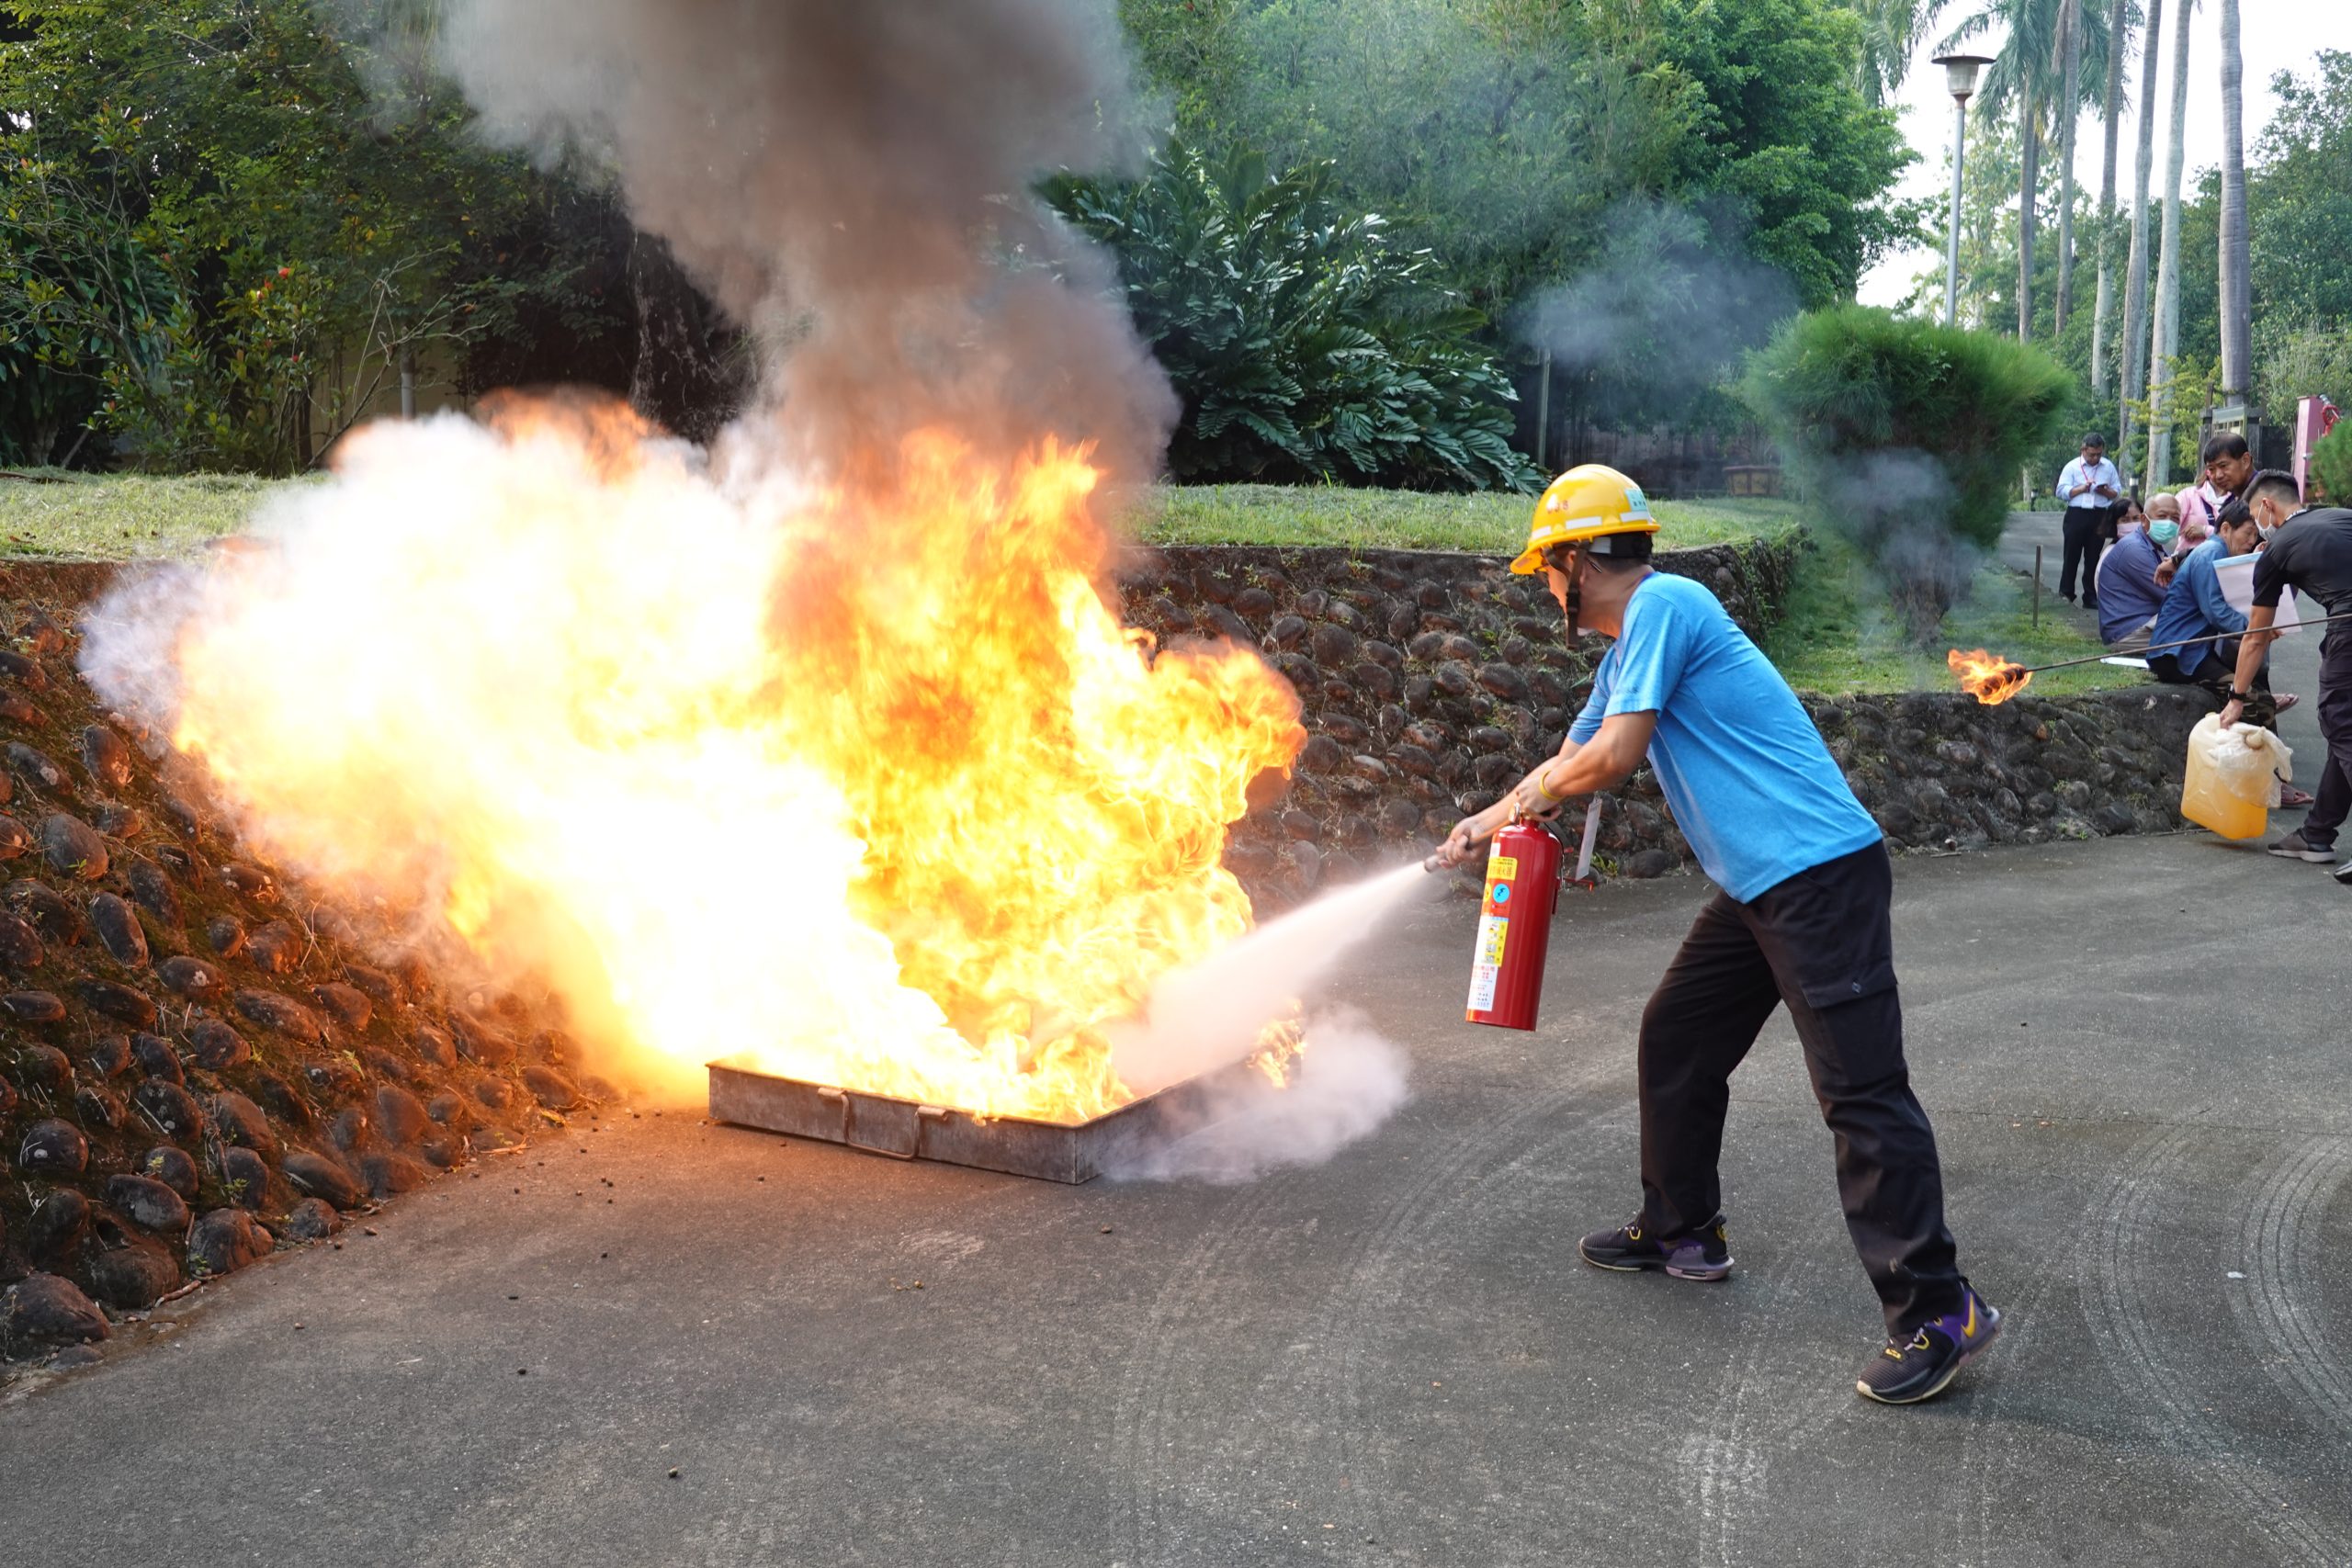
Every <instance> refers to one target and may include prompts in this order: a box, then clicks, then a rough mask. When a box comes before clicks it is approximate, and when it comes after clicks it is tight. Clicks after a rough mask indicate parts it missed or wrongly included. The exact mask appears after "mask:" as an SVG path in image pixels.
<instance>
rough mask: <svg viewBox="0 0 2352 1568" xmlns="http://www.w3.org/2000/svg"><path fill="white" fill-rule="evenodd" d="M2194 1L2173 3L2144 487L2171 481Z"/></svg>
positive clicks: (2149, 348) (2150, 342) (2181, 0)
mask: <svg viewBox="0 0 2352 1568" xmlns="http://www.w3.org/2000/svg"><path fill="white" fill-rule="evenodd" d="M2196 3H2197V0H2177V7H2176V9H2175V10H2174V12H2173V40H2172V131H2171V136H2170V139H2169V140H2168V141H2167V142H2166V143H2165V220H2164V238H2163V245H2162V248H2161V249H2160V250H2159V252H2158V253H2157V254H2158V256H2159V258H2160V259H2159V260H2158V261H2157V263H2156V310H2155V324H2154V330H2153V331H2152V332H2151V333H2150V335H2149V340H2148V462H2147V471H2148V482H2149V483H2151V484H2154V483H2157V482H2159V481H2161V480H2164V479H2169V478H2170V477H2171V476H2172V417H2171V414H2172V410H2171V406H2170V405H2171V402H2172V388H2171V385H2170V383H2171V381H2172V377H2173V369H2172V361H2173V355H2174V354H2175V352H2176V351H2177V349H2178V348H2179V346H2180V175H2181V164H2182V161H2183V158H2184V155H2185V152H2184V148H2183V146H2182V142H2183V141H2184V140H2185V135H2186V132H2187V130H2188V15H2189V12H2190V11H2191V10H2192V9H2194V8H2195V6H2196Z"/></svg>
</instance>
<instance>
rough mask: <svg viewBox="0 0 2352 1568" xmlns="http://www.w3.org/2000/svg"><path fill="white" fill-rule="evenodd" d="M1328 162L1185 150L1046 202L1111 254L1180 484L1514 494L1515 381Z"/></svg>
mask: <svg viewBox="0 0 2352 1568" xmlns="http://www.w3.org/2000/svg"><path fill="white" fill-rule="evenodd" d="M1334 184H1335V181H1334V178H1333V171H1332V168H1331V166H1330V165H1329V164H1304V165H1301V166H1300V167H1298V168H1295V169H1293V170H1291V171H1290V172H1288V173H1287V174H1284V175H1280V176H1275V175H1270V174H1269V173H1268V172H1267V167H1266V160H1265V158H1264V156H1263V155H1262V154H1261V153H1257V152H1250V151H1248V150H1247V149H1236V150H1234V151H1232V152H1228V153H1227V156H1226V157H1225V159H1224V160H1223V161H1222V162H1220V163H1217V164H1211V163H1210V162H1209V161H1208V160H1207V159H1206V158H1204V156H1203V155H1202V154H1200V153H1199V152H1196V151H1194V150H1193V148H1191V147H1189V146H1187V145H1185V144H1184V143H1183V142H1182V141H1171V142H1170V143H1169V144H1168V145H1167V146H1166V147H1164V148H1162V149H1161V150H1160V151H1159V152H1158V153H1156V154H1154V156H1153V158H1152V161H1151V164H1150V167H1149V169H1148V172H1147V173H1146V175H1145V176H1144V177H1143V178H1142V179H1140V180H1136V181H1134V182H1132V183H1127V184H1115V183H1107V182H1103V181H1100V180H1091V179H1085V178H1080V177H1079V176H1076V175H1058V176H1057V177H1056V178H1055V179H1053V180H1052V181H1050V182H1048V184H1047V186H1046V198H1047V200H1049V201H1050V202H1051V203H1052V204H1053V205H1054V207H1055V208H1056V209H1057V210H1058V211H1060V212H1061V213H1062V215H1063V216H1064V217H1065V218H1067V219H1069V220H1070V221H1071V222H1072V223H1074V224H1075V225H1077V226H1078V228H1080V230H1082V231H1085V232H1086V233H1088V234H1091V235H1092V236H1093V237H1094V238H1096V239H1098V240H1100V241H1102V242H1103V243H1105V244H1107V245H1108V246H1110V247H1111V249H1112V251H1113V252H1114V254H1115V255H1116V256H1117V258H1118V263H1119V276H1120V281H1121V283H1122V284H1123V286H1124V288H1125V294H1126V299H1127V305H1128V308H1129V310H1132V311H1133V312H1134V315H1135V321H1136V330H1137V331H1138V332H1139V333H1142V335H1143V338H1144V340H1145V341H1146V342H1147V343H1148V344H1150V345H1151V348H1152V352H1153V354H1154V355H1156V356H1157V357H1158V358H1159V362H1160V364H1161V366H1162V367H1164V368H1165V369H1166V370H1167V371H1168V375H1169V379H1170V381H1171V382H1173V383H1174V385H1175V388H1176V391H1177V395H1178V396H1179V397H1181V398H1182V400H1183V403H1184V412H1183V417H1182V420H1181V421H1180V422H1179V423H1178V426H1177V429H1176V434H1175V436H1174V438H1173V439H1172V440H1171V442H1170V446H1169V453H1168V462H1169V468H1170V471H1171V472H1173V473H1174V474H1175V475H1176V477H1177V478H1179V479H1194V480H1205V479H1272V480H1278V481H1283V482H1290V483H1296V482H1300V481H1318V480H1319V481H1326V482H1329V481H1343V482H1350V483H1357V484H1388V485H1406V486H1411V487H1414V488H1417V489H1433V490H1434V489H1447V490H1472V489H1476V490H1483V489H1491V488H1499V489H1506V490H1526V489H1531V488H1532V487H1533V485H1534V482H1535V480H1536V479H1537V477H1538V476H1537V475H1536V473H1535V470H1534V468H1532V465H1530V464H1529V463H1528V462H1527V460H1526V459H1525V458H1524V457H1521V456H1520V455H1519V454H1518V453H1517V452H1515V451H1513V450H1512V449H1511V446H1510V435H1511V426H1512V419H1511V415H1510V410H1509V407H1508V404H1509V403H1510V401H1511V400H1512V398H1513V396H1514V393H1513V391H1512V389H1511V384H1510V378H1509V376H1507V375H1506V374H1505V373H1504V371H1503V369H1502V367H1501V366H1500V365H1498V363H1497V362H1496V360H1495V358H1494V355H1492V354H1491V353H1490V352H1489V351H1488V350H1487V349H1486V348H1484V347H1483V346H1481V345H1480V344H1477V343H1476V340H1475V338H1474V335H1473V334H1474V333H1476V330H1477V329H1478V328H1479V327H1480V326H1482V325H1484V318H1483V317H1482V316H1481V315H1480V314H1479V313H1478V312H1477V311H1476V310H1471V309H1468V308H1466V307H1465V306H1464V302H1463V300H1462V299H1461V297H1460V296H1459V295H1457V294H1455V293H1454V292H1453V291H1452V290H1451V289H1449V288H1446V287H1445V285H1444V283H1443V281H1442V277H1441V276H1440V275H1439V272H1438V269H1437V262H1436V259H1435V258H1434V257H1433V256H1432V255H1431V254H1430V253H1429V252H1428V251H1426V250H1423V251H1413V252H1406V251H1401V250H1398V249H1397V248H1395V247H1393V246H1391V245H1390V244H1389V243H1388V242H1387V239H1386V236H1385V232H1384V230H1385V222H1384V220H1382V219H1381V218H1380V217H1379V216H1378V215H1377V214H1373V213H1358V214H1354V215H1349V214H1347V213H1345V212H1343V211H1342V210H1341V209H1340V207H1339V206H1338V204H1337V203H1336V202H1335V201H1334V200H1333V199H1332V197H1331V194H1330V192H1331V187H1332V186H1333V185H1334Z"/></svg>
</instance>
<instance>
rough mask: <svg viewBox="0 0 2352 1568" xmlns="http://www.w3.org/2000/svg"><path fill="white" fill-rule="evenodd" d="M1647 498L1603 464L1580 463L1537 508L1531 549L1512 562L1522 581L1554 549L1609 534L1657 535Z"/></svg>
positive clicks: (1540, 566) (1530, 530)
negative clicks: (1546, 551)
mask: <svg viewBox="0 0 2352 1568" xmlns="http://www.w3.org/2000/svg"><path fill="white" fill-rule="evenodd" d="M1655 533H1657V518H1655V517H1653V516H1651V515H1650V503H1649V498H1648V497H1647V496H1645V495H1644V494H1643V493H1642V487H1641V486H1639V485H1637V484H1635V483H1634V481H1633V480H1631V479H1627V478H1626V477H1625V476H1624V475H1623V474H1621V473H1619V472H1618V471H1617V470H1616V469H1614V468H1610V467H1608V466H1607V465H1606V464H1603V463H1582V464H1579V465H1577V467H1576V468H1570V469H1569V470H1568V471H1567V472H1566V473H1565V474H1562V475H1561V476H1560V477H1559V478H1558V479H1554V480H1553V481H1552V486H1551V488H1550V489H1549V490H1546V491H1544V499H1543V500H1541V501H1539V502H1536V503H1535V521H1534V522H1532V523H1531V524H1530V525H1528V529H1527V548H1525V549H1524V550H1521V552H1520V555H1519V558H1518V559H1517V560H1515V561H1513V562H1511V563H1510V569H1511V570H1513V571H1515V572H1517V573H1519V574H1520V575H1521V577H1526V576H1530V575H1532V574H1533V573H1535V572H1539V571H1541V570H1544V551H1545V550H1548V549H1550V548H1551V547H1553V546H1554V545H1577V544H1582V543H1583V542H1584V541H1586V540H1587V539H1598V538H1601V537H1603V536H1607V535H1610V534H1655Z"/></svg>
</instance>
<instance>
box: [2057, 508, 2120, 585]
mask: <svg viewBox="0 0 2352 1568" xmlns="http://www.w3.org/2000/svg"><path fill="white" fill-rule="evenodd" d="M2114 520H2115V509H2114V508H2113V507H2111V506H2070V507H2068V508H2066V525H2065V527H2064V530H2062V531H2061V534H2060V537H2061V538H2063V539H2064V541H2065V544H2064V555H2063V556H2062V557H2061V558H2060V561H2059V567H2058V597H2059V598H2061V599H2072V598H2073V597H2074V596H2075V567H2076V566H2077V565H2080V566H2081V568H2082V569H2083V603H2084V604H2098V558H2099V552H2100V551H2101V550H2104V549H2105V548H2107V536H2108V533H2109V529H2110V527H2111V526H2112V525H2113V523H2114Z"/></svg>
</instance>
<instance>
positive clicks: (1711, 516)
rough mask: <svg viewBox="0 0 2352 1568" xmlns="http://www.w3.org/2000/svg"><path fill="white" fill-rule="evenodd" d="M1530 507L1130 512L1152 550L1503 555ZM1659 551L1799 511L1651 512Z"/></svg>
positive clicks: (1666, 505) (1733, 506)
mask: <svg viewBox="0 0 2352 1568" xmlns="http://www.w3.org/2000/svg"><path fill="white" fill-rule="evenodd" d="M1534 506H1535V498H1534V497H1532V496H1526V495H1502V494H1497V493H1494V492H1491V491H1490V492H1487V493H1484V494H1477V495H1430V494H1427V493H1424V492H1422V491H1409V490H1348V489H1345V488H1343V487H1341V486H1339V485H1167V486H1162V487H1160V488H1159V490H1157V491H1154V492H1153V494H1152V497H1151V499H1150V500H1149V501H1148V502H1146V503H1145V504H1144V505H1143V506H1141V507H1139V508H1138V509H1137V526H1138V528H1139V530H1140V532H1141V534H1142V536H1143V539H1144V542H1145V543H1147V544H1153V545H1353V546H1356V547H1360V548H1365V549H1390V550H1472V551H1476V552H1479V553H1482V554H1486V555H1510V554H1515V553H1517V551H1518V549H1519V547H1520V545H1521V543H1523V542H1524V541H1525V540H1526V538H1527V523H1528V519H1529V517H1530V516H1531V515H1532V513H1533V511H1534ZM1656 506H1657V515H1658V524H1659V527H1660V532H1659V535H1658V545H1659V547H1661V548H1665V549H1674V548H1676V547H1683V546H1692V545H1719V544H1723V543H1724V542H1726V541H1728V540H1733V539H1747V538H1753V537H1755V536H1758V535H1759V534H1775V533H1779V532H1781V531H1782V530H1785V529H1789V528H1793V527H1795V526H1797V525H1799V524H1800V523H1802V522H1803V521H1804V511H1803V509H1802V508H1800V507H1799V506H1797V505H1796V503H1795V502H1787V501H1767V500H1756V501H1748V500H1717V501H1660V502H1656Z"/></svg>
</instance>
